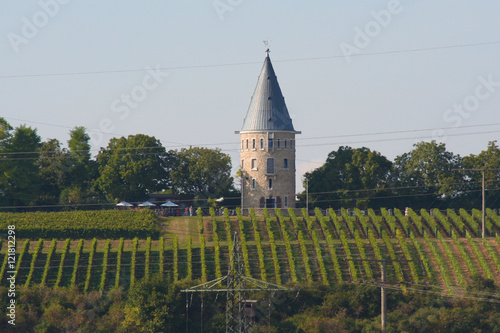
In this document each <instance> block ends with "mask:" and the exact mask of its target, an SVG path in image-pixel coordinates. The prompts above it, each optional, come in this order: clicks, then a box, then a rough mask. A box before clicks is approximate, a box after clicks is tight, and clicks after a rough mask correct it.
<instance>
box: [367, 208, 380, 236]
mask: <svg viewBox="0 0 500 333" xmlns="http://www.w3.org/2000/svg"><path fill="white" fill-rule="evenodd" d="M368 216H369V217H370V220H371V221H372V222H373V224H374V225H375V228H376V229H377V233H378V234H379V235H380V234H381V233H382V229H383V225H382V216H379V215H376V214H375V212H374V211H373V209H371V208H370V209H368Z"/></svg>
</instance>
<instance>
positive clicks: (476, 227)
mask: <svg viewBox="0 0 500 333" xmlns="http://www.w3.org/2000/svg"><path fill="white" fill-rule="evenodd" d="M459 213H460V216H461V217H462V218H463V219H464V220H465V221H466V222H467V225H468V226H469V227H470V228H471V229H472V232H473V233H474V234H475V235H480V234H481V228H480V227H479V224H477V222H476V220H474V218H473V217H472V216H470V215H469V213H467V211H466V210H465V209H463V208H460V210H459Z"/></svg>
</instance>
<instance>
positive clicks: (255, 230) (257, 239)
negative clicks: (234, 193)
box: [250, 208, 267, 281]
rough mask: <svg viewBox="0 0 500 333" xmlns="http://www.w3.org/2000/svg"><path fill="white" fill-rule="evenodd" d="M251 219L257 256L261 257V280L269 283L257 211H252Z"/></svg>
mask: <svg viewBox="0 0 500 333" xmlns="http://www.w3.org/2000/svg"><path fill="white" fill-rule="evenodd" d="M250 218H251V219H252V227H253V234H254V238H255V245H256V247H257V255H258V256H259V268H260V278H261V280H263V281H267V274H266V265H265V263H264V251H263V250H262V243H261V240H260V233H259V228H258V225H257V217H256V216H255V210H254V209H253V208H251V209H250Z"/></svg>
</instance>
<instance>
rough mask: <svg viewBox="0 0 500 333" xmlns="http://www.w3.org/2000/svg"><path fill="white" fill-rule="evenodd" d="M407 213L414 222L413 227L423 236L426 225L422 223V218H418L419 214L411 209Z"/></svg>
mask: <svg viewBox="0 0 500 333" xmlns="http://www.w3.org/2000/svg"><path fill="white" fill-rule="evenodd" d="M406 212H407V214H408V217H409V218H410V219H411V221H412V222H413V225H414V226H415V228H416V229H417V231H418V234H419V235H423V234H424V230H425V227H424V224H423V223H422V217H421V216H418V215H417V213H415V211H414V210H413V209H411V208H408V209H407V211H406Z"/></svg>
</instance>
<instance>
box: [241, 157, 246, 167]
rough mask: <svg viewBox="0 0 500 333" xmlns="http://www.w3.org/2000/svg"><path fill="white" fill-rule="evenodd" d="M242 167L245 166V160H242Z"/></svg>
mask: <svg viewBox="0 0 500 333" xmlns="http://www.w3.org/2000/svg"><path fill="white" fill-rule="evenodd" d="M241 168H242V169H244V168H245V160H243V159H242V160H241Z"/></svg>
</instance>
